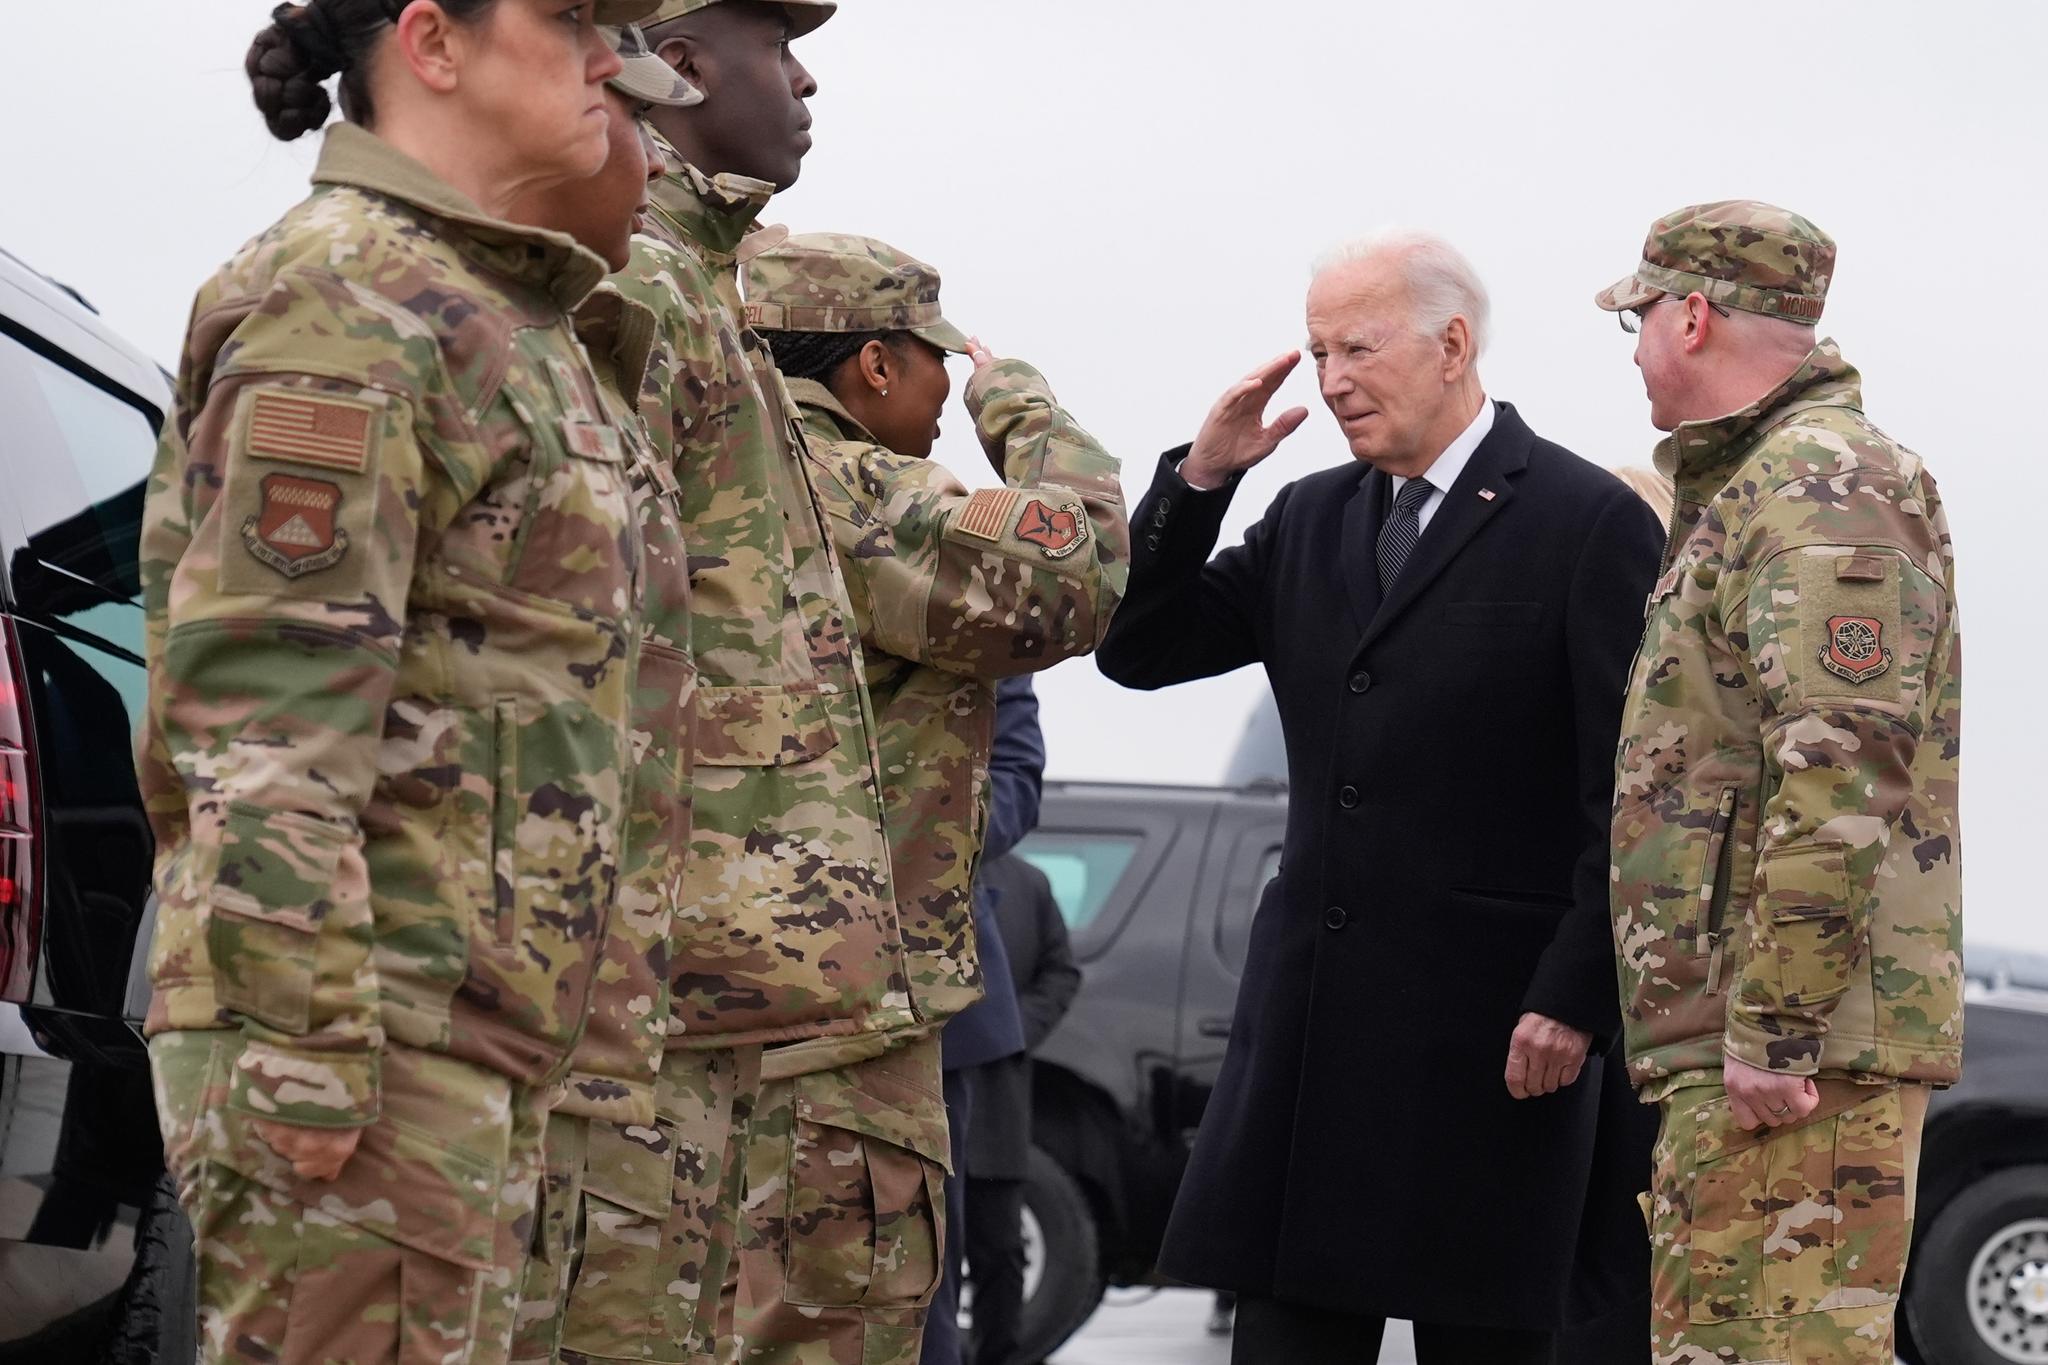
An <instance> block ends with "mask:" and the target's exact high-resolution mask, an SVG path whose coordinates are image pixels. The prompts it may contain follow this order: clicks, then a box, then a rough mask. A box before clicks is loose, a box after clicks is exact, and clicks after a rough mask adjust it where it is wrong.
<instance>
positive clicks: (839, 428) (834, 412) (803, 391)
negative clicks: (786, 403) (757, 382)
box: [783, 379, 881, 445]
mask: <svg viewBox="0 0 2048 1365" xmlns="http://www.w3.org/2000/svg"><path fill="white" fill-rule="evenodd" d="M783 383H784V384H785V386H787V388H788V389H789V396H790V397H791V398H792V399H794V400H795V401H796V405H797V406H798V407H800V408H802V409H803V412H804V419H805V420H806V421H809V422H815V423H816V424H818V425H820V426H826V427H830V428H831V429H832V436H833V439H834V440H839V441H866V442H868V443H869V444H870V445H880V444H881V442H880V441H877V440H876V439H875V436H874V433H873V432H871V431H869V430H868V429H867V428H866V427H864V426H862V425H861V424H860V419H859V418H857V417H855V416H854V415H853V414H852V413H850V412H848V411H847V410H846V405H845V404H844V403H841V402H840V401H839V399H838V398H837V397H836V396H835V395H834V394H833V392H832V390H830V389H828V388H826V387H825V386H824V385H823V384H820V383H819V382H818V381H817V380H815V379H785V380H784V381H783Z"/></svg>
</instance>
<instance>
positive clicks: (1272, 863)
mask: <svg viewBox="0 0 2048 1365" xmlns="http://www.w3.org/2000/svg"><path fill="white" fill-rule="evenodd" d="M1286 830H1287V810H1286V805H1285V803H1284V802H1283V801H1280V800H1278V799H1276V798H1273V797H1270V796H1266V795H1259V796H1255V797H1252V798H1249V799H1243V798H1240V799H1236V800H1232V801H1227V802H1225V803H1223V804H1222V805H1221V806H1220V807H1219V809H1218V813H1217V817H1216V823H1215V827H1214V833H1213V835H1212V836H1211V838H1210V841H1209V850H1208V857H1207V858H1206V860H1205V867H1204V870H1203V876H1202V883H1201V890H1200V891H1199V892H1198V894H1197V901H1196V909H1195V914H1194V916H1193V918H1192V920H1191V921H1190V932H1189V934H1188V936H1187V944H1186V952H1185V956H1184V958H1183V965H1182V969H1181V1007H1180V1018H1179V1040H1178V1049H1177V1059H1178V1060H1177V1064H1176V1072H1175V1086H1174V1122H1175V1124H1176V1126H1177V1127H1178V1129H1179V1130H1180V1132H1181V1133H1182V1135H1183V1137H1184V1139H1185V1140H1186V1141H1188V1142H1190V1143H1192V1142H1193V1140H1194V1133H1195V1128H1196V1125H1198V1124H1199V1123H1200V1122H1201V1121H1202V1114H1203V1111H1204V1110H1205V1109H1207V1107H1208V1104H1209V1095H1210V1093H1211V1092H1212V1091H1213V1090H1214V1089H1215V1087H1216V1076H1217V1073H1218V1072H1219V1071H1220V1070H1221V1069H1222V1066H1223V1052H1224V1049H1225V1048H1226V1047H1227V1046H1228V1045H1229V1041H1230V1026H1231V1019H1232V1016H1233V1015H1234V1013H1235V1012H1236V1008H1237V986H1238V980H1239V978H1240V977H1241V976H1242V975H1243V974H1244V961H1245V953H1246V951H1247V950H1248V948H1249V946H1250V943H1251V933H1252V918H1253V916H1254V914H1255V913H1256V912H1257V910H1258V908H1259V897H1260V894H1261V893H1262V892H1263V891H1264V890H1265V887H1266V883H1267V882H1269V881H1271V880H1272V879H1273V878H1274V876H1275V875H1277V874H1278V872H1279V870H1280V848H1281V844H1282V843H1283V841H1284V838H1285V835H1286Z"/></svg>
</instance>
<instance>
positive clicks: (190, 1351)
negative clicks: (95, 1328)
mask: <svg viewBox="0 0 2048 1365" xmlns="http://www.w3.org/2000/svg"><path fill="white" fill-rule="evenodd" d="M198 1292H199V1270H198V1266H197V1264H196V1263H195V1261H194V1258H193V1249H192V1224H191V1223H190V1222H188V1221H187V1220H186V1218H185V1211H184V1210H183V1209H181V1208H179V1207H178V1191H177V1186H176V1185H175V1184H174V1183H173V1182H172V1180H171V1177H170V1176H168V1175H166V1176H164V1177H163V1178H162V1179H161V1180H159V1181H158V1182H157V1185H156V1188H155V1189H154V1190H153V1191H151V1193H150V1201H149V1206H148V1207H147V1208H145V1209H144V1210H143V1211H142V1218H141V1221H140V1222H138V1223H137V1224H136V1228H135V1268H134V1270H133V1271H131V1272H130V1274H129V1277H128V1284H127V1287H126V1288H125V1289H124V1290H123V1292H122V1296H121V1307H120V1316H119V1318H118V1319H117V1320H116V1321H115V1324H114V1329H113V1334H112V1337H111V1339H110V1340H109V1341H108V1343H107V1351H106V1361H107V1365H189V1362H191V1361H194V1360H197V1359H198V1358H199V1304H198Z"/></svg>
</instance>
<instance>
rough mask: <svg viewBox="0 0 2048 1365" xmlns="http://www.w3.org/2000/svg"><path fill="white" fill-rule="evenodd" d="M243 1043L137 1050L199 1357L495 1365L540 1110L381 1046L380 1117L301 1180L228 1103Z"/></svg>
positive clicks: (310, 1364) (474, 1071) (181, 1040)
mask: <svg viewBox="0 0 2048 1365" xmlns="http://www.w3.org/2000/svg"><path fill="white" fill-rule="evenodd" d="M240 1047H241V1035H240V1034H239V1033H235V1032H229V1031H225V1030H208V1031H182V1032H172V1033H164V1034H160V1035H158V1036H157V1037H155V1038H153V1039H151V1040H150V1044H149V1052H150V1063H151V1069H152V1071H153V1072H154V1073H155V1078H156V1097H157V1115H158V1119H159V1122H160V1123H161V1124H162V1127H163V1134H164V1153H165V1159H166V1164H167V1165H168V1166H169V1168H170V1170H171V1171H172V1173H173V1174H174V1175H175V1177H176V1179H177V1182H178V1197H179V1202H181V1203H182V1204H183V1205H184V1207H185V1211H186V1213H187V1214H188V1215H190V1217H191V1219H192V1226H193V1231H194V1233H195V1238H196V1244H197V1251H198V1266H199V1337H200V1354H201V1358H202V1359H203V1360H205V1361H207V1362H213V1361H242V1362H247V1361H257V1362H262V1363H263V1365H299V1363H300V1362H305V1365H387V1363H388V1365H430V1363H431V1365H502V1362H503V1361H504V1360H505V1359H506V1351H507V1347H508V1346H509V1344H510V1342H511V1337H512V1329H513V1317H514V1314H515V1312H516V1311H517V1309H518V1306H519V1292H520V1284H521V1281H522V1279H523V1277H524V1274H525V1269H526V1261H527V1256H528V1253H529V1250H530V1247H531V1244H532V1241H533V1236H534V1226H535V1220H534V1214H535V1204H534V1201H535V1198H536V1196H537V1193H538V1188H539V1184H540V1164H541V1131H542V1128H543V1125H544V1122H545V1118H546V1112H547V1110H546V1101H547V1098H548V1096H546V1095H544V1094H542V1093H540V1092H536V1091H533V1090H531V1089H528V1088H525V1087H521V1086H517V1085H514V1084H513V1083H512V1082H511V1081H509V1080H507V1079H506V1078H504V1077H503V1076H499V1075H496V1074H494V1073H492V1072H489V1071H485V1070H482V1069H480V1068H478V1067H475V1066H472V1065H470V1064H469V1063H467V1062H459V1061H455V1060H453V1059H452V1058H448V1057H443V1056H440V1055H438V1054H436V1053H430V1052H422V1051H418V1050H416V1049H413V1048H406V1047H398V1046H389V1047H387V1048H386V1049H385V1051H384V1053H383V1054H382V1057H381V1059H380V1068H379V1069H380V1072H381V1078H382V1114H381V1116H380V1117H379V1118H378V1120H377V1122H375V1123H374V1124H371V1125H370V1126H369V1127H368V1128H365V1129H364V1130H363V1136H362V1139H361V1141H360V1143H359V1145H358V1146H357V1148H356V1150H355V1154H354V1155H353V1156H351V1157H350V1158H349V1160H348V1164H347V1165H345V1166H344V1167H343V1168H342V1172H341V1175H340V1176H339V1177H338V1178H337V1179H335V1180H332V1181H317V1180H305V1179H302V1178H300V1177H299V1176H296V1175H294V1174H293V1173H292V1169H291V1164H290V1163H289V1162H287V1161H285V1160H284V1158H282V1157H280V1156H278V1155H277V1154H276V1153H275V1152H273V1151H271V1149H270V1148H269V1147H268V1146H266V1145H265V1144H264V1142H263V1141H262V1139H261V1138H259V1137H258V1136H257V1135H256V1132H255V1130H254V1128H253V1127H252V1125H253V1124H254V1122H255V1121H256V1119H255V1116H253V1115H251V1114H249V1113H247V1112H245V1111H244V1110H242V1109H239V1108H235V1107H231V1106H230V1104H229V1095H230V1080H231V1078H232V1076H233V1072H234V1062H235V1057H236V1055H237V1053H238V1051H239V1049H240Z"/></svg>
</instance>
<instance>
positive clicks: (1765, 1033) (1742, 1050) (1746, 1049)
mask: <svg viewBox="0 0 2048 1365" xmlns="http://www.w3.org/2000/svg"><path fill="white" fill-rule="evenodd" d="M1721 1050H1722V1051H1723V1052H1724V1053H1725V1054H1727V1055H1728V1056H1730V1057H1733V1058H1734V1059H1735V1060H1736V1061H1738V1062H1744V1063H1746V1064H1748V1065H1750V1066H1753V1067H1755V1068H1756V1069H1757V1070H1759V1071H1776V1072H1779V1073H1781V1074H1783V1075H1787V1076H1811V1075H1814V1074H1815V1073H1816V1072H1818V1071H1819V1070H1820V1039H1819V1038H1815V1037H1809V1036H1807V1035H1805V1034H1797V1033H1773V1032H1771V1031H1770V1030H1768V1029H1764V1028H1759V1027H1757V1025H1756V1024H1754V1023H1752V1022H1751V1021H1750V1020H1748V1019H1743V1018H1740V1017H1738V1016H1736V1015H1734V1014H1730V1015H1729V1016H1728V1024H1727V1027H1726V1029H1725V1030H1724V1031H1723V1034H1722V1043H1721Z"/></svg>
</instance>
